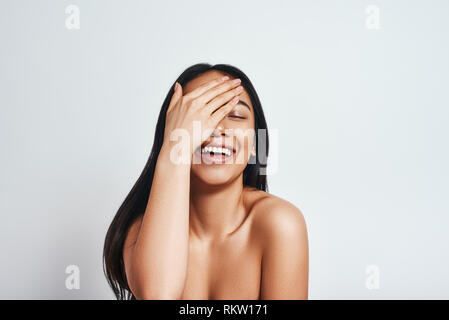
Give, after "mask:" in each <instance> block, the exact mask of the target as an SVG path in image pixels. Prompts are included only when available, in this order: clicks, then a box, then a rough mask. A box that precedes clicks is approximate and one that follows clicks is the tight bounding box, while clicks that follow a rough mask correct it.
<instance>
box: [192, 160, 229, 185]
mask: <svg viewBox="0 0 449 320" xmlns="http://www.w3.org/2000/svg"><path fill="white" fill-rule="evenodd" d="M230 169H231V168H230V166H228V165H226V164H221V165H218V164H217V165H204V164H202V165H199V166H197V167H195V168H193V169H192V174H193V175H194V176H195V178H196V179H197V180H200V181H201V182H202V183H204V184H207V185H215V186H218V185H223V184H226V183H229V182H230V181H232V180H233V177H234V175H235V172H234V171H233V170H230Z"/></svg>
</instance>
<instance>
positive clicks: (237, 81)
mask: <svg viewBox="0 0 449 320" xmlns="http://www.w3.org/2000/svg"><path fill="white" fill-rule="evenodd" d="M241 81H242V80H240V79H234V80H232V84H237V83H240V82H241Z"/></svg>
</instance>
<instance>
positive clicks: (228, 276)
mask: <svg viewBox="0 0 449 320" xmlns="http://www.w3.org/2000/svg"><path fill="white" fill-rule="evenodd" d="M198 128H200V129H201V130H200V131H198ZM266 129H267V125H266V122H265V117H264V114H263V111H262V106H261V104H260V101H259V98H258V96H257V94H256V91H255V90H254V87H253V85H252V84H251V82H250V80H249V79H248V78H247V77H246V75H245V74H244V73H243V72H242V71H240V70H239V69H237V68H235V67H232V66H230V65H224V64H220V65H214V66H212V65H209V64H196V65H194V66H192V67H190V68H188V69H186V70H185V71H184V72H183V73H182V74H181V75H180V76H179V77H178V79H177V81H176V82H175V84H174V85H173V87H172V88H171V89H170V92H169V93H168V94H167V97H166V98H165V101H164V103H163V105H162V108H161V111H160V114H159V118H158V122H157V126H156V132H155V138H154V143H153V148H152V151H151V154H150V157H149V159H148V162H147V164H146V166H145V168H144V170H143V172H142V173H141V175H140V177H139V179H138V180H137V182H136V184H135V185H134V187H133V188H132V190H131V191H130V193H129V194H128V196H127V197H126V199H125V201H124V202H123V204H122V205H121V207H120V208H119V210H118V212H117V214H116V216H115V218H114V220H113V221H112V223H111V225H110V227H109V230H108V233H107V235H106V240H105V246H104V263H105V274H106V277H107V279H108V282H109V284H110V286H111V287H112V289H113V290H114V293H115V295H116V297H117V298H118V299H307V298H308V239H307V230H306V224H305V221H304V218H303V215H302V213H301V211H300V210H299V209H298V208H296V207H295V206H294V205H292V204H291V203H289V202H287V201H285V200H282V199H280V198H278V197H276V196H274V195H271V194H269V193H268V192H267V182H266V176H265V174H264V171H263V170H264V169H265V168H264V167H265V164H264V161H262V162H261V156H262V158H263V159H264V158H265V157H266V156H267V155H268V135H267V131H266ZM198 132H199V133H200V134H198ZM258 133H259V134H258ZM260 133H262V134H260ZM182 137H184V138H186V139H180V138H182ZM260 155H261V156H260ZM263 159H262V160H263ZM150 191H151V192H150Z"/></svg>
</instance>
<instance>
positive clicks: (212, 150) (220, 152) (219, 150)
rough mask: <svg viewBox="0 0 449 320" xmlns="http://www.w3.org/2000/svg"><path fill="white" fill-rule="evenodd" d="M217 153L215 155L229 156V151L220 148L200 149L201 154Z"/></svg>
mask: <svg viewBox="0 0 449 320" xmlns="http://www.w3.org/2000/svg"><path fill="white" fill-rule="evenodd" d="M211 152H213V153H217V154H223V153H224V154H225V155H227V156H230V155H231V152H232V151H231V150H230V149H228V148H222V147H204V148H202V149H201V153H211Z"/></svg>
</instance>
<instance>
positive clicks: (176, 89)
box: [175, 81, 178, 92]
mask: <svg viewBox="0 0 449 320" xmlns="http://www.w3.org/2000/svg"><path fill="white" fill-rule="evenodd" d="M176 91H178V81H176V82H175V92H176Z"/></svg>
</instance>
